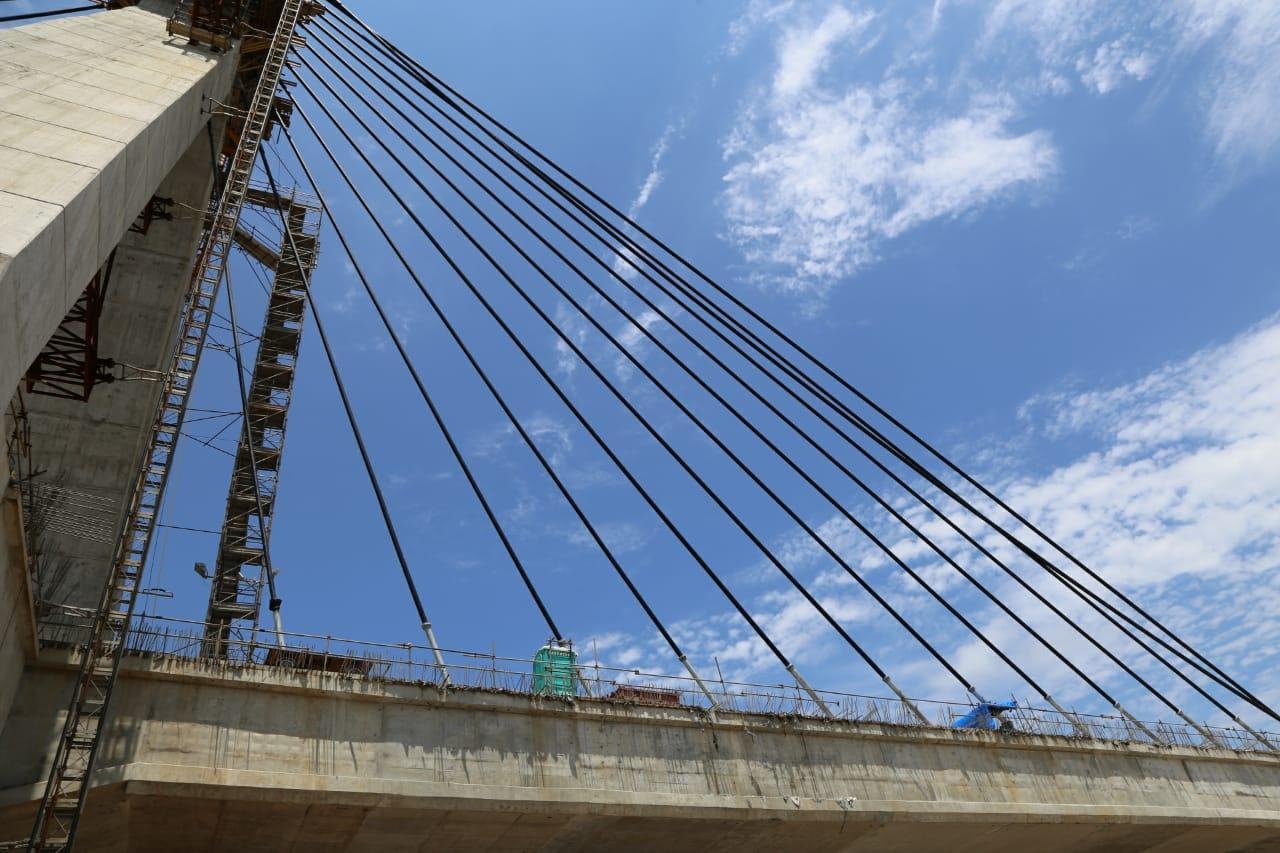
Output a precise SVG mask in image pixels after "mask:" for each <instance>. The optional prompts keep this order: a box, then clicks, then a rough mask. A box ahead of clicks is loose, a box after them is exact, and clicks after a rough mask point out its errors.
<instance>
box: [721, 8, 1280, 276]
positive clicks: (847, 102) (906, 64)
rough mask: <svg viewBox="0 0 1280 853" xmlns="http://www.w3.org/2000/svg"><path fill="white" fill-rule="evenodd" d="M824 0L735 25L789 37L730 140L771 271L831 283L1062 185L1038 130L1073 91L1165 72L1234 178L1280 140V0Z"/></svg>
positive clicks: (745, 233)
mask: <svg viewBox="0 0 1280 853" xmlns="http://www.w3.org/2000/svg"><path fill="white" fill-rule="evenodd" d="M820 8H821V9H822V10H823V11H822V13H821V14H817V15H815V13H814V6H813V5H804V4H772V5H771V4H766V3H752V4H751V5H750V6H749V7H748V11H747V13H746V14H744V16H743V17H742V18H741V19H739V21H738V22H735V25H734V26H733V27H732V28H731V32H730V43H731V46H733V49H732V50H731V51H730V53H731V54H732V53H735V52H739V51H741V49H742V47H743V45H744V44H745V43H746V41H747V40H748V39H749V38H751V37H752V36H753V35H755V34H757V33H759V32H761V31H768V32H771V33H772V37H773V40H774V41H773V47H774V63H773V65H772V67H771V69H770V77H769V82H768V84H767V85H761V86H759V87H758V88H757V89H756V90H754V91H753V92H752V93H751V94H750V95H749V96H748V97H747V98H746V99H745V101H744V103H743V105H742V107H741V109H740V111H739V114H738V117H737V120H736V121H735V123H734V126H733V127H732V129H731V131H730V132H729V133H728V135H727V137H726V141H725V143H724V146H723V148H724V151H723V153H724V155H725V159H726V162H727V164H728V165H727V169H726V173H725V176H724V180H725V187H724V192H723V197H722V201H723V208H724V213H725V217H726V223H727V236H728V238H729V239H730V240H732V241H733V242H734V243H735V244H736V245H737V246H738V247H739V249H740V250H741V251H742V253H743V256H744V258H745V259H746V260H747V261H748V262H749V263H751V264H753V265H756V266H757V267H760V268H762V269H761V270H760V271H759V272H757V273H756V275H755V277H756V278H757V279H758V280H759V281H763V282H766V283H770V284H775V285H780V286H782V287H784V288H787V289H791V290H795V291H799V292H802V293H805V294H808V295H810V296H812V295H814V294H817V295H819V296H820V295H821V294H822V293H823V292H824V290H825V289H826V288H827V287H830V286H831V285H832V284H833V283H835V282H837V281H839V280H842V279H847V278H849V277H851V276H854V275H856V274H857V273H858V272H860V271H861V270H862V269H864V268H865V267H866V266H868V265H869V264H871V263H873V262H874V261H875V260H877V258H878V257H879V256H880V254H882V252H883V250H884V249H885V247H886V245H887V243H888V242H889V241H891V240H894V239H895V238H898V237H900V236H901V235H903V234H905V233H907V232H908V231H910V230H912V229H914V228H917V227H919V226H920V225H923V224H925V223H928V222H935V221H938V220H946V219H950V218H954V217H957V216H963V215H971V214H973V213H975V212H977V211H980V210H982V209H984V208H986V207H988V206H990V205H992V204H995V203H999V202H1002V201H1006V200H1008V199H1011V198H1013V197H1016V196H1018V195H1024V194H1026V192H1028V191H1029V190H1031V189H1032V188H1034V187H1036V186H1037V185H1042V184H1044V183H1045V182H1046V181H1047V179H1049V178H1051V177H1052V176H1053V175H1055V173H1056V172H1057V170H1058V164H1059V157H1058V153H1057V150H1056V148H1055V145H1054V143H1053V140H1052V139H1051V138H1050V135H1049V133H1048V132H1047V131H1045V130H1036V129H1034V127H1026V126H1024V125H1025V123H1026V120H1027V118H1028V117H1029V116H1031V115H1033V114H1035V111H1036V110H1037V109H1038V108H1040V107H1041V106H1042V105H1043V104H1044V103H1045V102H1046V101H1048V100H1051V99H1055V98H1060V97H1063V96H1066V95H1068V94H1070V93H1071V92H1072V91H1073V90H1075V91H1083V92H1085V93H1088V94H1089V95H1107V94H1111V93H1115V92H1117V91H1120V90H1122V89H1124V88H1125V87H1133V86H1136V85H1139V84H1141V83H1143V81H1150V80H1151V79H1152V78H1153V77H1154V76H1155V75H1156V72H1157V71H1160V73H1161V76H1162V77H1163V78H1164V79H1165V80H1166V81H1167V82H1166V84H1165V86H1164V87H1162V88H1160V89H1154V90H1153V97H1154V96H1155V95H1158V94H1160V93H1164V95H1165V97H1168V96H1169V95H1168V93H1169V92H1175V93H1176V95H1174V97H1176V98H1178V99H1180V100H1179V101H1178V103H1181V104H1182V107H1183V108H1187V109H1192V110H1194V111H1196V112H1197V113H1199V114H1200V115H1201V116H1202V118H1203V126H1204V133H1205V138H1206V140H1207V142H1208V144H1209V146H1210V147H1211V149H1212V153H1213V157H1214V162H1215V164H1216V165H1217V166H1219V167H1220V170H1221V171H1222V173H1223V174H1224V175H1225V181H1223V182H1222V183H1223V184H1224V185H1231V184H1232V183H1234V182H1236V181H1237V180H1239V178H1240V176H1241V175H1243V174H1248V171H1249V169H1251V168H1255V167H1257V166H1259V165H1260V164H1262V163H1264V162H1266V161H1267V160H1268V159H1269V158H1271V157H1273V156H1274V154H1275V153H1276V151H1277V150H1280V110H1276V109H1274V105H1275V104H1276V103H1280V4H1276V3H1267V2H1253V0H1158V2H1157V0H1142V2H1138V3H1126V4H1117V3H1109V2H1104V0H990V2H981V0H968V2H953V3H949V4H944V3H942V2H935V3H934V4H933V5H932V7H931V8H928V9H925V8H922V9H920V10H917V11H916V12H913V13H907V15H906V18H907V20H906V23H905V24H904V23H903V22H902V21H899V20H898V19H896V18H894V16H892V15H889V14H888V13H887V12H886V13H885V14H884V15H882V16H877V15H876V14H875V13H872V12H866V11H861V10H860V8H861V7H859V6H857V5H855V4H852V3H848V2H833V3H826V4H822V6H821V7H820ZM926 14H927V15H928V19H927V20H925V19H924V16H925V15H926ZM912 16H914V17H912ZM975 16H976V17H975ZM881 18H883V19H885V22H884V23H883V24H881V22H880V19H881ZM873 21H876V22H877V25H878V26H877V29H878V30H883V31H885V32H888V33H890V34H891V35H893V36H894V37H901V38H899V39H898V40H897V41H896V42H894V43H893V44H892V46H891V49H890V50H889V51H888V54H889V56H890V58H889V61H888V64H887V65H875V64H874V62H873V61H872V59H870V58H868V57H870V56H875V55H873V54H869V53H868V50H869V48H870V46H871V45H873V44H874V43H875V42H876V40H877V38H879V35H881V33H877V34H876V35H875V36H872V35H870V34H869V33H870V30H871V26H870V25H871V22H873ZM953 25H954V26H953ZM970 25H972V26H976V27H977V30H978V33H979V36H978V38H977V39H976V41H975V42H974V44H973V46H972V47H970V48H966V49H963V50H961V51H960V52H959V53H956V52H955V51H954V45H953V40H952V39H950V38H948V33H950V32H951V31H953V30H955V31H959V30H961V29H962V28H963V27H965V26H970ZM876 61H880V60H879V59H877V60H876ZM942 81H945V85H944V84H943V83H942ZM1169 82H1173V83H1175V84H1176V85H1175V86H1172V87H1170V86H1169V85H1168V83H1169ZM1188 95H1190V99H1192V100H1188Z"/></svg>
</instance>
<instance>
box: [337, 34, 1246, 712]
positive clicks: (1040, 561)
mask: <svg viewBox="0 0 1280 853" xmlns="http://www.w3.org/2000/svg"><path fill="white" fill-rule="evenodd" d="M358 35H359V34H358ZM366 41H367V39H366ZM379 49H383V48H382V46H381V45H379ZM394 58H396V61H397V63H398V64H401V65H402V67H403V65H404V62H403V60H402V59H400V58H399V57H394ZM384 67H385V66H384ZM419 67H420V66H419ZM407 70H409V71H410V72H411V73H413V72H414V69H411V68H410V69H407ZM393 73H394V72H393ZM428 73H429V72H428ZM396 76H397V77H398V75H396ZM398 79H402V78H398ZM437 79H438V78H437ZM437 93H438V92H437ZM438 94H439V93H438ZM402 97H403V95H402ZM464 100H465V99H464ZM433 106H434V105H433ZM454 106H455V109H458V110H459V111H460V112H462V111H461V109H460V108H458V107H456V105H454ZM472 106H473V107H474V105H472ZM415 109H416V106H415ZM476 109H478V108H476ZM419 112H420V110H419ZM481 112H482V113H483V111H481ZM485 115H486V117H488V116H487V114H485ZM467 117H468V118H469V119H470V116H467ZM488 118H490V120H493V119H492V117H488ZM470 120H471V121H473V122H474V121H475V120H474V119H470ZM494 121H495V123H496V120H494ZM454 123H455V125H456V122H454ZM476 124H477V126H480V127H481V128H482V129H484V128H483V126H482V125H480V124H479V123H478V122H476ZM484 130H486V132H488V131H487V129H484ZM504 130H505V128H504ZM507 132H508V133H510V131H507ZM488 133H489V135H491V136H492V135H493V134H492V133H491V132H488ZM469 135H470V134H469ZM513 135H514V134H513ZM473 139H474V137H473ZM499 142H500V144H502V143H501V141H500V140H499ZM525 144H526V145H527V143H525ZM504 147H507V146H505V145H504ZM489 150H490V153H491V154H492V153H493V152H492V150H491V149H489ZM508 150H510V149H509V147H508ZM469 153H471V156H473V157H474V156H475V155H474V153H473V152H469ZM513 153H514V152H513ZM516 156H517V157H519V155H518V154H516ZM544 159H545V158H544ZM525 164H526V165H530V164H528V162H527V161H525ZM504 165H507V166H508V168H512V167H510V165H509V164H506V163H504ZM533 168H535V169H536V167H533ZM522 178H523V176H522ZM524 180H526V181H528V179H527V178H524ZM543 194H544V195H545V193H543ZM558 206H559V205H558ZM561 209H562V210H563V207H561ZM614 210H615V213H616V212H617V211H616V209H614ZM586 212H588V213H591V214H592V215H594V212H592V211H589V210H588V211H586ZM544 215H545V214H544ZM618 215H622V214H620V213H619V214H618ZM596 218H597V219H599V217H596ZM579 224H581V222H580V221H579ZM613 230H614V231H615V232H616V229H613ZM593 236H596V238H597V239H602V238H600V237H599V236H598V235H594V234H593ZM621 236H624V237H625V235H621ZM632 245H633V246H634V245H635V244H632ZM614 251H615V252H617V254H618V256H619V257H620V258H621V259H622V260H624V261H625V262H627V263H628V264H630V265H631V266H632V267H633V268H635V269H637V270H638V271H640V272H642V273H643V272H644V271H643V270H642V269H641V268H640V267H639V265H637V264H636V263H635V260H634V259H633V257H629V256H628V254H629V253H628V252H627V251H621V250H617V249H616V248H615V249H614ZM635 254H640V255H641V256H643V255H644V254H647V252H645V253H639V252H637V253H635ZM650 257H651V256H650ZM660 263H661V262H659V264H660ZM664 277H666V274H665V273H664ZM646 278H649V279H650V281H651V282H652V278H651V277H649V276H647V275H646ZM654 283H655V284H656V282H654ZM681 304H682V305H683V303H681ZM717 307H718V306H717ZM692 313H695V316H697V315H696V312H692ZM698 319H699V320H700V321H701V322H703V323H704V324H706V321H705V320H703V319H702V318H701V317H700V316H698ZM713 331H714V329H713ZM748 343H750V344H752V345H753V346H755V347H756V348H757V349H759V347H758V346H756V344H755V343H754V342H752V341H750V340H748ZM735 349H737V348H736V347H735ZM738 351H739V352H740V353H741V351H740V350H738ZM765 354H766V356H767V357H770V354H769V353H767V352H766V353H765ZM753 363H754V364H756V366H757V367H759V365H758V363H755V362H753ZM783 367H784V369H786V368H785V365H784V366H783ZM761 369H762V370H763V368H761ZM767 375H768V374H767ZM770 378H773V379H774V381H775V382H777V381H778V380H777V379H776V377H772V376H771V377H770ZM798 378H801V379H802V377H798ZM802 402H803V401H802ZM855 417H857V416H856V415H855ZM824 420H825V418H824ZM855 425H858V426H859V427H860V428H862V429H864V431H866V430H865V426H868V425H866V424H865V422H862V424H855ZM871 429H872V430H874V427H872V428H871ZM845 437H846V438H848V436H847V434H846V436H845ZM872 438H873V439H876V440H877V442H878V443H881V444H882V445H884V444H885V441H884V437H883V436H882V435H880V434H872ZM856 449H859V451H860V452H863V453H864V455H865V451H864V450H862V449H861V448H860V447H858V448H856ZM895 449H896V448H892V447H891V450H895ZM897 453H899V454H900V453H901V451H897ZM873 461H876V462H877V464H878V465H879V464H880V463H878V460H874V459H873ZM908 461H911V462H914V460H909V457H908ZM880 467H882V470H883V466H882V465H880ZM925 473H926V474H928V473H929V472H927V471H926V472H925ZM891 476H894V479H895V481H897V482H898V483H899V484H900V485H904V484H902V482H901V480H900V478H897V477H896V475H891ZM943 486H944V488H945V484H943ZM912 493H913V497H917V499H921V500H922V501H923V499H922V498H921V497H920V496H918V493H914V492H912ZM961 500H963V499H961ZM925 503H926V506H929V508H930V509H931V510H932V511H934V512H935V513H937V512H938V511H937V510H936V508H934V507H933V506H932V505H931V504H928V503H927V502H925ZM965 505H966V508H968V509H970V510H973V511H974V512H975V513H976V514H978V515H979V517H981V518H983V519H984V520H986V521H987V522H988V523H990V524H992V525H993V526H995V525H994V522H991V520H990V519H988V518H986V517H985V516H982V515H981V513H977V511H976V509H974V508H973V507H972V506H971V505H968V504H967V502H965ZM940 517H942V518H943V520H944V521H946V522H947V523H948V524H949V526H951V527H952V528H953V529H956V530H957V532H960V533H961V534H962V535H963V536H964V537H965V538H966V540H967V541H969V542H970V544H974V541H973V539H972V537H971V536H969V535H968V534H966V533H964V532H963V531H962V530H961V529H960V528H958V526H957V525H955V524H954V522H953V521H951V520H950V519H949V518H947V517H946V516H945V515H942V516H940ZM1002 532H1003V533H1004V535H1005V536H1006V537H1009V538H1011V540H1012V541H1014V542H1015V544H1018V545H1019V546H1020V549H1021V550H1023V551H1024V552H1026V551H1028V549H1027V547H1026V546H1025V545H1023V544H1022V543H1021V542H1020V540H1017V539H1016V537H1011V534H1009V533H1008V531H1004V530H1003V529H1002ZM980 550H983V551H985V549H980ZM988 555H989V552H988ZM1031 555H1032V556H1034V557H1035V558H1036V562H1037V565H1039V566H1040V567H1041V568H1044V569H1046V570H1047V571H1050V572H1051V573H1057V576H1058V577H1059V580H1062V581H1063V582H1064V583H1068V582H1069V583H1068V587H1069V589H1073V591H1075V592H1076V594H1077V595H1080V593H1081V590H1083V591H1084V592H1086V593H1088V594H1090V595H1093V596H1094V597H1095V598H1097V596H1096V594H1094V593H1092V591H1091V590H1087V589H1085V588H1083V587H1082V586H1081V585H1079V583H1078V582H1076V581H1075V580H1074V579H1073V578H1070V577H1069V576H1064V575H1062V573H1060V570H1057V569H1056V567H1053V566H1052V565H1051V564H1047V561H1044V560H1043V558H1040V557H1039V555H1037V554H1034V552H1031ZM997 564H998V565H1000V564H999V563H997ZM1001 567H1002V568H1004V569H1006V571H1007V567H1005V566H1003V565H1001ZM1014 577H1015V579H1017V578H1016V576H1014ZM1072 583H1074V584H1075V585H1076V588H1072V587H1071V586H1070V584H1072ZM1024 586H1025V584H1024ZM1082 597H1084V596H1082ZM1086 603H1089V604H1091V605H1092V606H1093V607H1094V609H1098V608H1097V604H1096V603H1095V602H1093V601H1089V600H1088V599H1086ZM1102 603H1103V604H1104V605H1105V606H1106V607H1107V608H1109V609H1111V610H1112V611H1115V612H1117V613H1118V614H1119V615H1120V616H1121V617H1122V618H1124V619H1125V620H1126V621H1129V622H1130V623H1132V624H1134V625H1135V627H1137V628H1138V629H1139V630H1141V631H1142V632H1143V633H1145V634H1147V635H1149V636H1152V637H1153V639H1155V640H1156V641H1157V642H1158V643H1160V644H1161V645H1163V646H1165V647H1166V648H1169V649H1170V651H1172V652H1173V653H1174V654H1175V655H1177V656H1178V657H1180V658H1182V659H1184V660H1186V657H1185V655H1183V654H1182V653H1181V652H1179V651H1178V650H1177V649H1173V648H1171V647H1168V644H1167V643H1165V642H1164V641H1163V640H1162V639H1161V638H1159V637H1154V635H1151V634H1150V632H1149V631H1147V630H1146V629H1145V627H1143V626H1141V625H1138V624H1137V623H1135V622H1133V620H1132V619H1131V618H1130V617H1128V616H1127V614H1124V613H1122V612H1120V611H1118V610H1116V608H1114V607H1113V606H1112V605H1110V603H1109V602H1106V601H1105V600H1102ZM1100 612H1101V611H1100ZM1102 615H1103V616H1104V617H1107V618H1108V620H1109V621H1111V622H1112V624H1115V625H1116V627H1117V628H1120V629H1121V630H1122V631H1123V632H1124V633H1125V634H1126V636H1129V637H1130V639H1133V640H1135V642H1138V644H1139V645H1140V646H1141V647H1142V648H1143V649H1144V650H1145V651H1147V652H1148V653H1149V654H1152V655H1153V656H1154V657H1156V658H1157V659H1158V660H1161V661H1162V662H1164V663H1165V664H1166V666H1170V668H1171V669H1172V671H1174V672H1175V673H1176V674H1178V675H1179V677H1181V678H1183V680H1188V679H1186V676H1185V675H1184V674H1182V673H1181V672H1180V671H1179V670H1177V669H1176V668H1175V667H1172V666H1171V665H1170V664H1168V662H1167V661H1164V660H1163V658H1161V657H1160V656H1159V655H1158V654H1157V653H1155V652H1154V651H1153V650H1151V649H1150V647H1147V646H1145V644H1142V643H1141V641H1138V640H1137V638H1135V637H1133V636H1132V634H1131V633H1130V632H1129V631H1127V630H1125V629H1124V628H1123V626H1120V625H1118V624H1116V623H1115V621H1114V620H1113V619H1110V617H1109V616H1108V614H1106V613H1102ZM1071 624H1073V626H1074V623H1071ZM1077 629H1078V627H1077ZM1078 630H1079V629H1078ZM1179 642H1182V641H1181V640H1179ZM1183 645H1187V644H1185V643H1183ZM1188 648H1190V647H1189V646H1188ZM1191 651H1192V652H1193V653H1195V654H1197V656H1199V657H1201V658H1203V656H1202V655H1199V653H1196V652H1195V650H1194V649H1191ZM1187 662H1188V663H1190V664H1191V665H1192V666H1194V667H1195V668H1197V669H1198V670H1200V671H1201V672H1205V674H1206V675H1208V676H1209V677H1211V678H1213V679H1214V680H1215V681H1217V682H1218V683H1220V684H1223V685H1224V686H1226V687H1227V688H1228V689H1229V690H1231V691H1232V692H1233V693H1235V694H1236V695H1238V696H1241V697H1242V698H1245V699H1246V700H1247V701H1250V702H1251V704H1255V705H1260V703H1258V702H1257V700H1256V697H1252V695H1251V694H1248V693H1247V691H1243V689H1242V688H1239V685H1237V684H1235V683H1234V681H1233V680H1230V679H1229V677H1227V680H1226V681H1225V682H1224V679H1223V678H1219V677H1217V676H1216V675H1215V674H1214V673H1212V672H1206V671H1205V670H1204V668H1203V667H1202V666H1200V665H1198V664H1197V663H1196V662H1195V661H1187ZM1215 669H1216V667H1215ZM1218 672H1219V673H1220V670H1219V671H1218ZM1188 683H1191V684H1192V686H1193V687H1196V689H1197V690H1198V692H1200V693H1201V694H1202V695H1206V698H1208V699H1209V701H1211V702H1213V703H1214V704H1215V705H1216V706H1217V707H1219V708H1220V709H1222V710H1224V712H1225V713H1227V714H1228V715H1229V716H1231V717H1232V718H1233V719H1234V720H1235V721H1236V722H1238V723H1241V724H1242V725H1243V723H1242V721H1240V720H1239V718H1238V717H1237V716H1236V715H1234V714H1233V713H1232V712H1230V711H1227V710H1225V708H1224V707H1223V706H1221V704H1220V703H1217V702H1216V700H1214V699H1212V697H1208V696H1207V694H1205V693H1204V691H1203V689H1201V688H1199V687H1198V686H1197V685H1195V684H1194V682H1190V681H1189V680H1188ZM1261 707H1262V709H1263V710H1269V709H1267V708H1266V707H1265V706H1261ZM1182 716H1183V717H1184V719H1187V718H1186V717H1185V715H1182Z"/></svg>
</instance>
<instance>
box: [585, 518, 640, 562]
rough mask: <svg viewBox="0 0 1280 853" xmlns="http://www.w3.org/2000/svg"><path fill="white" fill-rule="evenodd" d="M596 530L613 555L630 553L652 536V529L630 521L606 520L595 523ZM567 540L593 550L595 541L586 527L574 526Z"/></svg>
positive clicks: (637, 549)
mask: <svg viewBox="0 0 1280 853" xmlns="http://www.w3.org/2000/svg"><path fill="white" fill-rule="evenodd" d="M595 528H596V532H597V533H599V534H600V538H601V539H603V540H604V543H605V544H606V545H608V546H609V550H611V551H612V552H613V553H614V554H615V555H617V556H621V555H623V554H631V553H634V552H636V551H639V550H640V549H641V548H643V547H644V546H645V545H647V544H648V542H649V540H650V539H651V538H652V537H653V531H652V530H648V529H646V528H644V527H642V526H641V525H639V524H636V523H634V522H630V521H606V522H600V523H597V524H595ZM568 539H569V542H570V543H571V544H573V545H577V546H579V547H582V548H588V549H591V550H594V549H595V548H596V542H595V540H594V539H593V538H591V534H590V533H588V532H587V530H586V528H583V527H577V528H574V529H573V530H572V531H571V532H570V533H569V535H568Z"/></svg>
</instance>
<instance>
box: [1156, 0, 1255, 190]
mask: <svg viewBox="0 0 1280 853" xmlns="http://www.w3.org/2000/svg"><path fill="white" fill-rule="evenodd" d="M1177 8H1178V15H1177V18H1176V20H1177V23H1178V25H1179V28H1180V31H1181V44H1182V46H1183V47H1184V49H1200V48H1206V47H1207V48H1209V49H1210V50H1211V51H1212V55H1213V57H1214V60H1215V61H1214V67H1213V69H1212V70H1211V71H1210V72H1209V75H1208V79H1206V80H1205V81H1203V83H1202V85H1201V91H1202V94H1203V98H1204V101H1205V103H1206V108H1205V109H1206V124H1207V130H1208V133H1209V135H1210V137H1211V139H1212V140H1213V142H1214V148H1215V152H1216V153H1217V155H1218V157H1219V159H1220V160H1222V161H1224V162H1225V163H1226V165H1228V166H1229V167H1232V168H1238V167H1242V166H1245V167H1250V166H1255V165H1257V164H1258V163H1259V162H1261V161H1262V160H1263V159H1264V158H1266V157H1269V156H1271V155H1273V154H1274V153H1275V151H1276V149H1277V147H1278V146H1280V113H1278V112H1277V110H1276V104H1277V103H1280V4H1276V3H1273V2H1266V0H1262V2H1258V1H1257V0H1182V2H1181V3H1180V4H1179V5H1178V7H1177Z"/></svg>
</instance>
